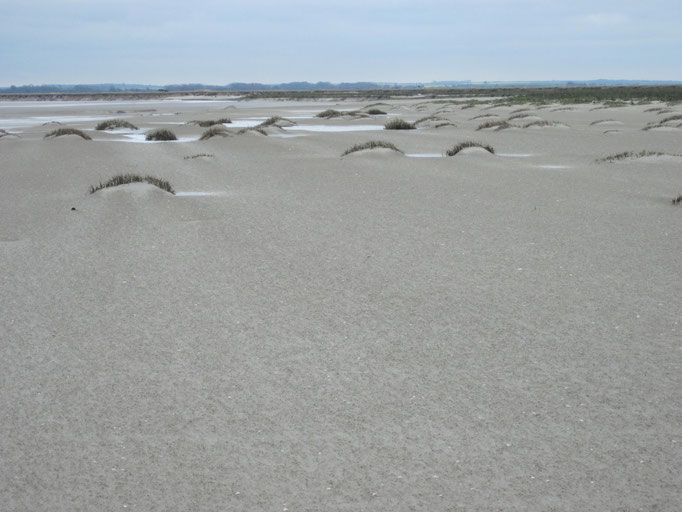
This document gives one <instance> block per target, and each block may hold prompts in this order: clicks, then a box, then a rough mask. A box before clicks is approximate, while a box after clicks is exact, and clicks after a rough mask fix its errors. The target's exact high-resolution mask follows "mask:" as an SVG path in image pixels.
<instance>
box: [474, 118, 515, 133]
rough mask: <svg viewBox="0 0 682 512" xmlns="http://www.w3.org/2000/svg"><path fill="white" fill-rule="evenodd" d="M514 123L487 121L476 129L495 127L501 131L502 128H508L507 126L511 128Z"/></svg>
mask: <svg viewBox="0 0 682 512" xmlns="http://www.w3.org/2000/svg"><path fill="white" fill-rule="evenodd" d="M511 127H512V125H511V124H509V123H508V122H507V121H492V120H491V121H486V122H485V123H483V124H481V125H479V127H478V128H476V130H477V131H478V130H487V129H488V128H494V129H495V131H496V132H499V131H500V130H506V129H507V128H511Z"/></svg>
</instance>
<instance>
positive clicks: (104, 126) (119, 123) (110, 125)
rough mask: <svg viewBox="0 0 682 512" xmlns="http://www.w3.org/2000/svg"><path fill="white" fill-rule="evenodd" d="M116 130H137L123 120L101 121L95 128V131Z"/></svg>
mask: <svg viewBox="0 0 682 512" xmlns="http://www.w3.org/2000/svg"><path fill="white" fill-rule="evenodd" d="M116 128H128V129H129V130H137V129H138V128H137V126H135V125H134V124H133V123H130V122H128V121H126V120H125V119H109V120H108V121H102V122H101V123H99V124H98V125H97V126H95V130H100V131H101V130H115V129H116Z"/></svg>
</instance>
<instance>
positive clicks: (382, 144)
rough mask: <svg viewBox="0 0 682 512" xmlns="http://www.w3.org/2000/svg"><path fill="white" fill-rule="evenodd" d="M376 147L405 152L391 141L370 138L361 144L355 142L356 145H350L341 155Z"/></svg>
mask: <svg viewBox="0 0 682 512" xmlns="http://www.w3.org/2000/svg"><path fill="white" fill-rule="evenodd" d="M375 148H385V149H391V150H393V151H397V152H398V153H403V151H402V150H400V149H398V148H397V147H395V145H394V144H393V143H391V142H386V141H383V140H370V141H368V142H363V143H361V144H355V145H354V146H351V147H349V148H348V149H347V150H346V151H344V152H343V153H342V154H341V156H346V155H349V154H350V153H355V152H357V151H363V150H365V149H375Z"/></svg>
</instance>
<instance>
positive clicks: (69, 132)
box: [44, 127, 92, 140]
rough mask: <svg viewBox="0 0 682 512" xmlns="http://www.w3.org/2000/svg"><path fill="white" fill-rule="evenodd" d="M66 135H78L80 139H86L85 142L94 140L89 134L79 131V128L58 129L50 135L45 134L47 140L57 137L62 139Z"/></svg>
mask: <svg viewBox="0 0 682 512" xmlns="http://www.w3.org/2000/svg"><path fill="white" fill-rule="evenodd" d="M64 135H78V136H79V137H81V138H83V139H85V140H92V137H90V135H88V134H87V133H85V132H83V131H82V130H79V129H78V128H68V127H67V128H57V129H56V130H53V131H51V132H50V133H46V134H45V137H44V138H45V139H52V138H55V137H62V136H64Z"/></svg>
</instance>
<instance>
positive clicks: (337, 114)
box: [315, 108, 344, 119]
mask: <svg viewBox="0 0 682 512" xmlns="http://www.w3.org/2000/svg"><path fill="white" fill-rule="evenodd" d="M343 115H344V113H343V112H339V111H338V110H334V109H333V108H329V109H327V110H325V111H324V112H320V113H319V114H315V117H321V118H323V119H332V118H334V117H341V116H343Z"/></svg>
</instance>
